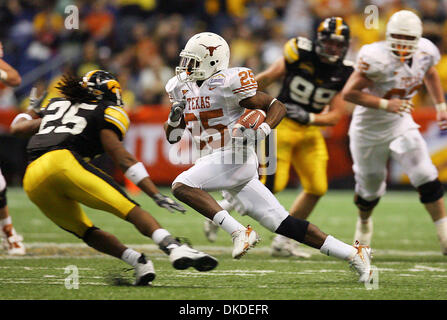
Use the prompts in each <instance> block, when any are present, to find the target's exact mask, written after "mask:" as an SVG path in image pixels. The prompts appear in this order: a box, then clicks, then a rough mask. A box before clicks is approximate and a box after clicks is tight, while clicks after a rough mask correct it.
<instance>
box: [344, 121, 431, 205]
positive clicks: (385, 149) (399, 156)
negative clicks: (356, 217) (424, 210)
mask: <svg viewBox="0 0 447 320" xmlns="http://www.w3.org/2000/svg"><path fill="white" fill-rule="evenodd" d="M349 147H350V149H351V155H352V159H353V161H354V164H353V166H352V168H353V170H354V177H355V183H356V184H355V192H356V193H357V194H358V195H359V196H360V197H362V198H363V199H365V200H368V201H371V200H374V199H377V198H379V197H381V196H383V195H384V194H385V191H386V177H387V163H388V160H389V159H390V158H392V159H394V160H395V161H397V162H398V163H399V164H400V165H401V166H402V169H403V171H404V172H405V173H406V174H407V175H408V177H409V179H410V182H411V184H412V185H413V186H414V187H415V188H417V187H419V186H420V185H422V184H424V183H427V182H430V181H433V180H435V179H436V178H437V177H438V171H437V169H436V167H435V166H434V165H433V162H432V160H431V158H430V154H429V152H428V149H427V144H426V143H425V141H424V139H423V138H422V135H421V134H420V132H419V130H417V129H412V130H409V131H407V132H406V133H405V134H404V135H401V136H399V137H397V138H395V139H394V140H391V141H388V142H384V143H378V144H376V145H373V146H371V145H368V146H365V144H364V143H362V141H361V139H359V138H358V137H355V136H353V135H351V139H350V145H349Z"/></svg>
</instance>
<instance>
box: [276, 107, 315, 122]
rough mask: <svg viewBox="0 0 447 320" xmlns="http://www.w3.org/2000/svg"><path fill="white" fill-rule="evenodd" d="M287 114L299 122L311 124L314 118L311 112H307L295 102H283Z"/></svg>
mask: <svg viewBox="0 0 447 320" xmlns="http://www.w3.org/2000/svg"><path fill="white" fill-rule="evenodd" d="M284 105H285V106H286V109H287V115H288V116H289V117H290V118H291V119H293V120H295V121H296V122H298V123H299V124H304V125H306V124H311V123H312V122H313V120H314V118H315V115H314V114H313V113H310V112H307V111H306V110H304V109H303V108H302V107H300V106H299V105H297V104H291V103H285V104H284Z"/></svg>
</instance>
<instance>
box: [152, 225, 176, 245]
mask: <svg viewBox="0 0 447 320" xmlns="http://www.w3.org/2000/svg"><path fill="white" fill-rule="evenodd" d="M170 235H171V234H170V233H169V231H168V230H166V229H162V228H160V229H157V230H155V231H154V232H153V233H152V236H151V238H152V240H154V242H155V243H156V244H160V243H161V242H162V241H163V239H164V238H166V237H167V236H170Z"/></svg>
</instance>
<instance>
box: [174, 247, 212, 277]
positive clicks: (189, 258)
mask: <svg viewBox="0 0 447 320" xmlns="http://www.w3.org/2000/svg"><path fill="white" fill-rule="evenodd" d="M169 261H171V263H172V266H173V267H174V268H175V269H177V270H184V269H187V268H189V267H194V269H196V270H197V271H210V270H213V269H214V268H215V267H216V266H217V264H218V262H217V259H216V258H214V257H212V256H210V255H209V254H206V253H204V252H201V251H198V250H196V249H193V248H191V247H189V246H188V245H187V244H182V245H181V246H179V247H176V248H174V249H172V250H171V252H170V254H169Z"/></svg>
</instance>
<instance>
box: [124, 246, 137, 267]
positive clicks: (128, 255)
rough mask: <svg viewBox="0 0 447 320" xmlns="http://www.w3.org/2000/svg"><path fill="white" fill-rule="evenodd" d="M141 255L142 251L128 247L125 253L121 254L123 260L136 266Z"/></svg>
mask: <svg viewBox="0 0 447 320" xmlns="http://www.w3.org/2000/svg"><path fill="white" fill-rule="evenodd" d="M140 256H141V253H139V252H137V251H135V250H133V249H130V248H127V249H126V250H124V252H123V254H122V255H121V260H123V261H124V262H126V263H128V264H130V265H131V266H132V267H135V266H136V265H137V263H138V258H139V257H140Z"/></svg>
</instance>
